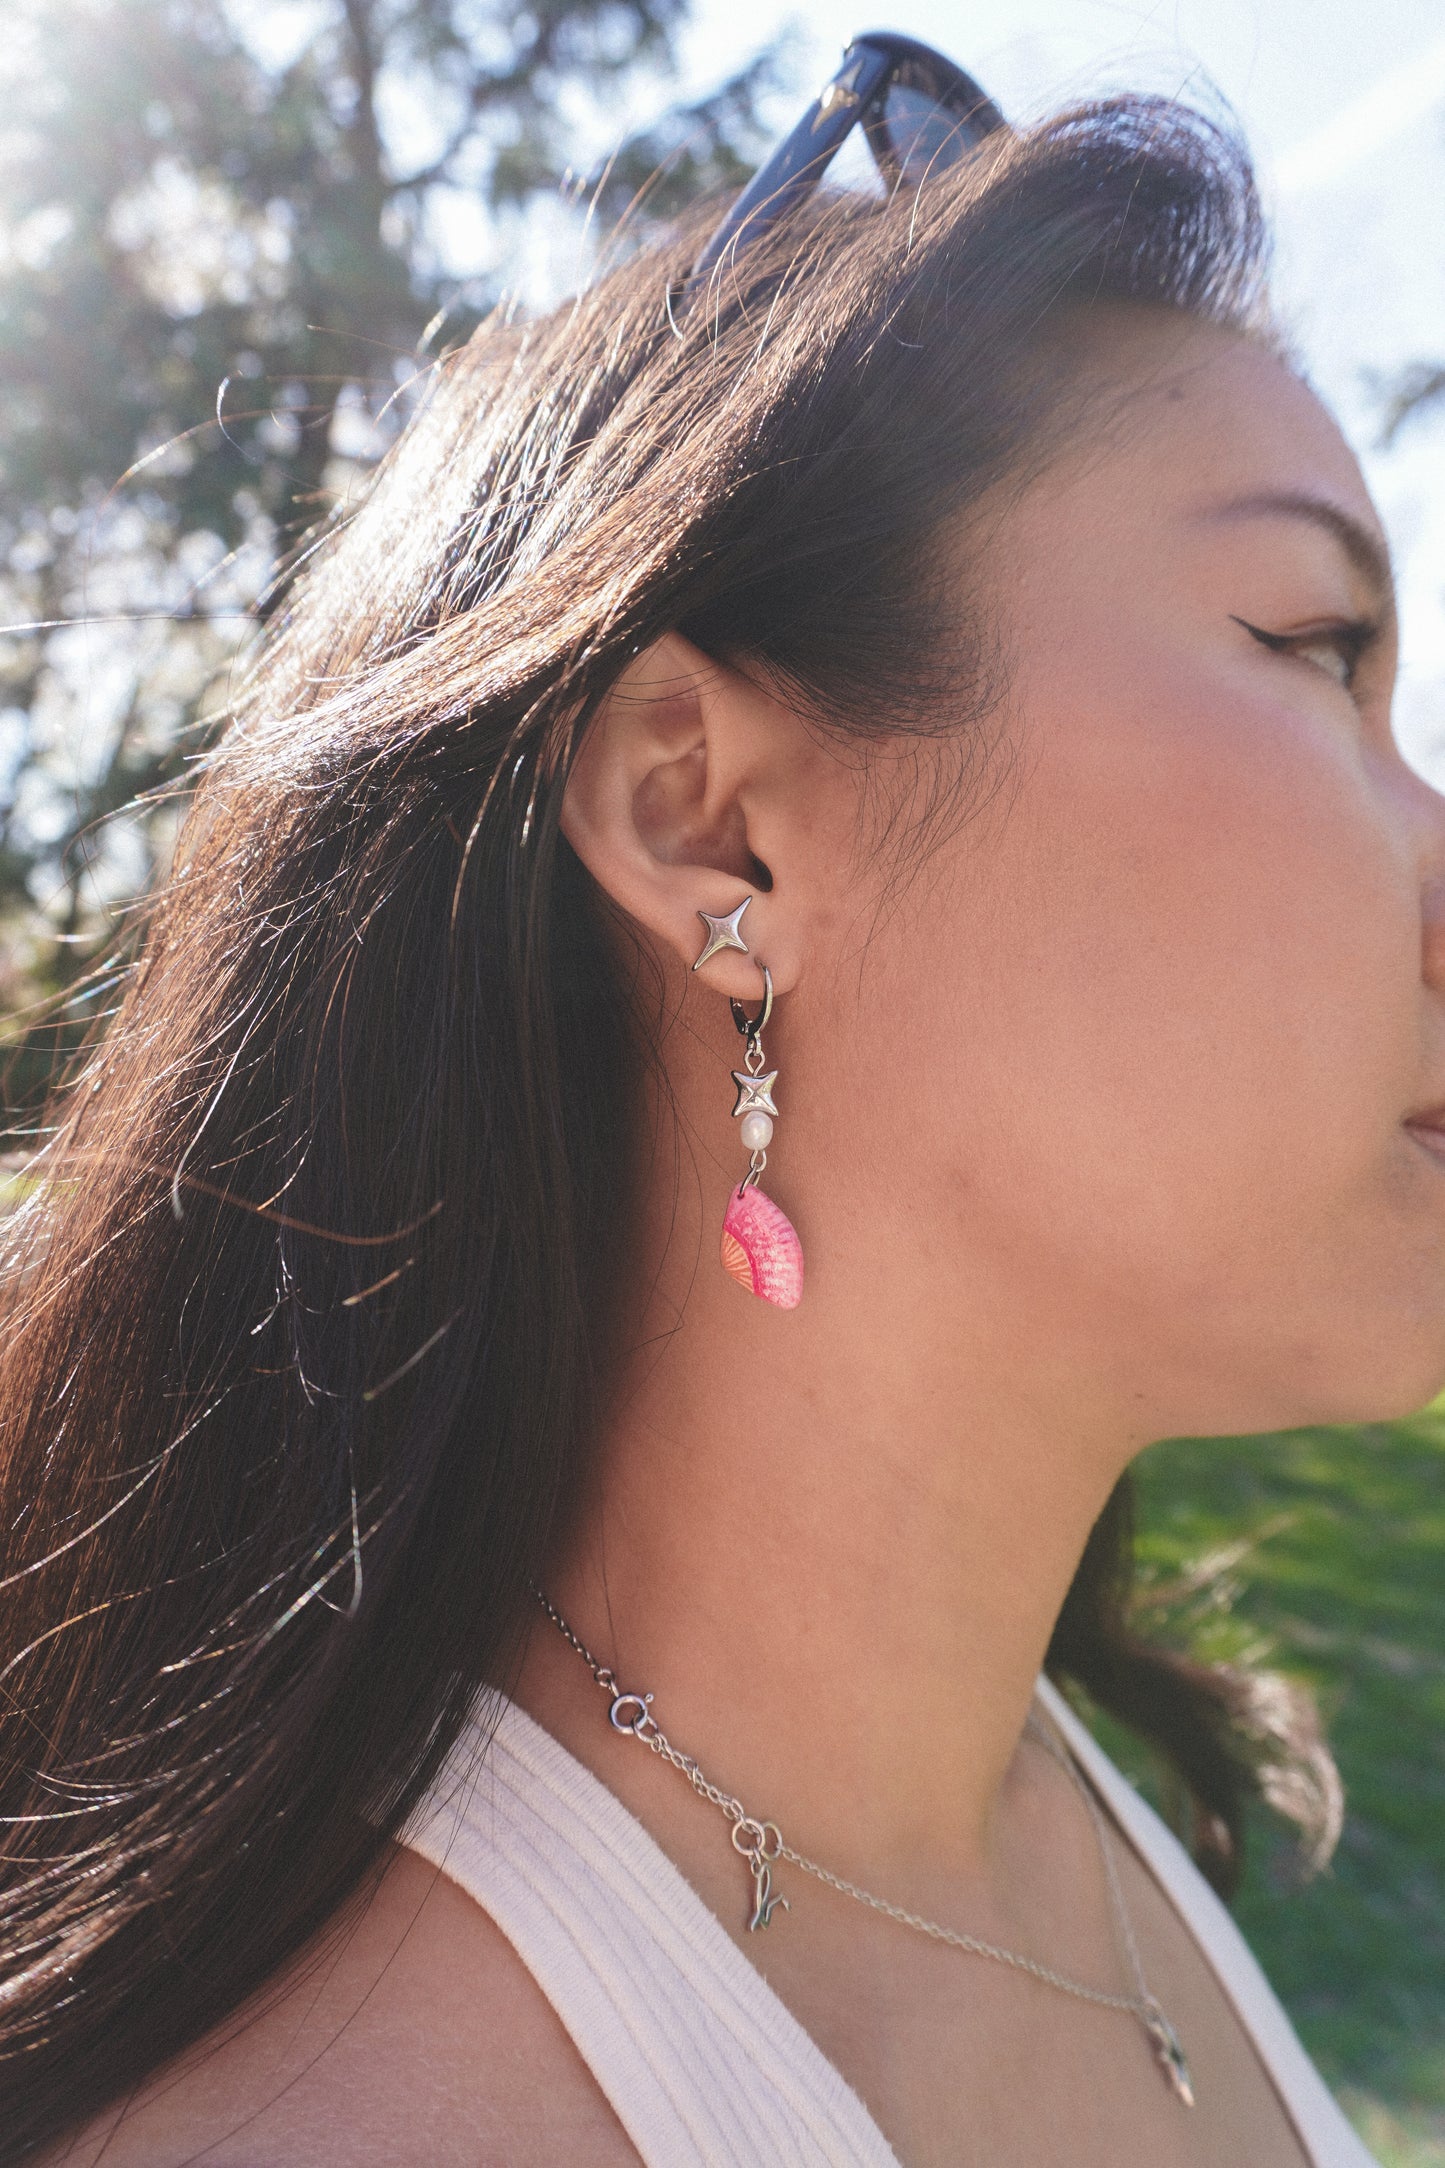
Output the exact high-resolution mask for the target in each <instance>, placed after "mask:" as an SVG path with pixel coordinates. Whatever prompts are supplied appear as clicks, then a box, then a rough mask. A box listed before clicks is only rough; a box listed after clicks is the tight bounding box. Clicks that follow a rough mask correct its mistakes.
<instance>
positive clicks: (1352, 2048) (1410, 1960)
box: [1108, 1402, 1445, 2168]
mask: <svg viewBox="0 0 1445 2168" xmlns="http://www.w3.org/2000/svg"><path fill="white" fill-rule="evenodd" d="M1139 1480H1140V1492H1141V1498H1140V1505H1141V1532H1140V1540H1139V1552H1140V1557H1141V1560H1142V1563H1143V1567H1144V1571H1145V1575H1146V1579H1147V1581H1148V1583H1149V1584H1150V1585H1151V1587H1152V1589H1153V1591H1154V1592H1155V1593H1156V1595H1157V1594H1163V1595H1166V1596H1167V1593H1168V1591H1169V1590H1170V1588H1171V1587H1174V1588H1177V1587H1179V1586H1181V1585H1184V1586H1186V1587H1190V1588H1192V1589H1195V1590H1197V1591H1198V1593H1197V1595H1196V1596H1195V1597H1193V1598H1192V1599H1190V1600H1189V1601H1188V1602H1186V1605H1185V1609H1186V1611H1188V1612H1189V1613H1190V1614H1191V1616H1190V1621H1189V1622H1190V1627H1191V1634H1192V1637H1193V1638H1194V1640H1195V1643H1196V1645H1197V1646H1199V1647H1200V1648H1201V1651H1202V1652H1203V1653H1206V1654H1209V1655H1212V1656H1215V1657H1219V1658H1230V1657H1234V1658H1238V1657H1241V1656H1246V1655H1247V1656H1249V1657H1251V1658H1252V1659H1255V1660H1260V1659H1264V1660H1268V1661H1270V1662H1273V1663H1275V1664H1277V1665H1278V1666H1279V1668H1281V1669H1283V1670H1285V1671H1287V1672H1289V1673H1291V1674H1292V1675H1294V1676H1296V1677H1299V1678H1303V1679H1305V1680H1307V1681H1309V1682H1310V1684H1311V1685H1312V1686H1313V1687H1314V1688H1315V1690H1316V1692H1317V1694H1318V1696H1319V1699H1320V1702H1321V1705H1322V1708H1323V1710H1324V1712H1325V1716H1326V1720H1327V1728H1328V1731H1329V1735H1330V1739H1331V1743H1332V1745H1333V1747H1334V1750H1335V1753H1336V1756H1337V1759H1338V1761H1339V1764H1340V1769H1341V1773H1342V1775H1343V1777H1344V1780H1345V1788H1346V1794H1347V1814H1346V1821H1345V1829H1344V1835H1343V1837H1342V1839H1341V1842H1340V1846H1339V1849H1338V1851H1337V1853H1336V1855H1335V1859H1334V1861H1333V1863H1332V1865H1331V1866H1330V1867H1329V1868H1328V1869H1327V1870H1326V1871H1325V1872H1324V1873H1323V1874H1321V1875H1319V1876H1318V1877H1316V1878H1315V1879H1313V1880H1310V1881H1305V1882H1303V1883H1302V1882H1301V1881H1300V1878H1299V1875H1298V1872H1297V1871H1296V1868H1295V1864H1294V1858H1293V1854H1292V1850H1291V1847H1290V1845H1289V1842H1288V1840H1287V1838H1286V1836H1285V1835H1284V1834H1283V1832H1282V1831H1281V1830H1280V1829H1279V1828H1278V1827H1275V1826H1271V1822H1270V1818H1269V1817H1268V1816H1267V1815H1265V1814H1263V1813H1261V1815H1260V1816H1259V1818H1258V1821H1257V1823H1256V1826H1255V1828H1254V1829H1253V1831H1252V1833H1251V1856H1250V1863H1249V1869H1248V1873H1247V1875H1246V1880H1245V1886H1244V1889H1243V1892H1242V1894H1241V1896H1240V1898H1239V1899H1238V1901H1237V1903H1236V1906H1235V1913H1236V1917H1237V1918H1238V1919H1239V1922H1240V1925H1241V1926H1242V1928H1243V1929H1244V1932H1245V1934H1246V1935H1247V1937H1248V1938H1249V1941H1250V1943H1251V1945H1252V1946H1253V1948H1254V1950H1255V1952H1256V1954H1257V1955H1258V1956H1259V1958H1260V1959H1261V1962H1262V1963H1263V1965H1264V1967H1265V1970H1266V1971H1267V1972H1268V1974H1269V1976H1270V1978H1271V1980H1272V1981H1273V1983H1274V1986H1275V1988H1276V1990H1277V1991H1278V1992H1279V1994H1280V1996H1281V1998H1282V1999H1283V2001H1284V2003H1285V2005H1286V2007H1287V2008H1288V2009H1289V2011H1290V2014H1291V2016H1292V2018H1293V2019H1294V2022H1295V2025H1296V2027H1297V2029H1298V2030H1299V2032H1300V2034H1301V2036H1302V2038H1303V2039H1304V2042H1305V2044H1306V2046H1307V2047H1308V2048H1309V2050H1310V2052H1311V2053H1312V2054H1313V2055H1314V2057H1315V2059H1316V2061H1317V2062H1318V2063H1319V2065H1320V2068H1321V2070H1322V2071H1323V2072H1324V2074H1325V2076H1326V2077H1327V2078H1328V2079H1329V2080H1330V2082H1331V2084H1333V2085H1334V2086H1335V2088H1336V2090H1337V2091H1338V2092H1339V2093H1340V2095H1341V2097H1342V2098H1343V2100H1344V2101H1345V2103H1346V2106H1347V2107H1348V2108H1349V2110H1350V2112H1351V2114H1352V2115H1353V2116H1354V2119H1355V2121H1356V2123H1357V2124H1358V2126H1359V2128H1360V2130H1361V2132H1362V2133H1363V2134H1364V2136H1365V2137H1366V2139H1367V2141H1368V2142H1369V2143H1370V2144H1371V2145H1372V2146H1373V2147H1374V2149H1375V2151H1376V2152H1377V2153H1378V2154H1379V2156H1380V2158H1381V2160H1382V2161H1384V2162H1385V2163H1386V2164H1387V2168H1445V1402H1441V1403H1438V1404H1437V1405H1436V1407H1435V1408H1433V1409H1431V1410H1430V1411H1428V1412H1427V1413H1426V1414H1424V1415H1422V1416H1420V1417H1418V1418H1416V1419H1415V1420H1414V1421H1412V1422H1403V1423H1390V1424H1381V1425H1378V1426H1370V1427H1366V1428H1361V1429H1356V1430H1301V1431H1293V1432H1289V1433H1287V1434H1285V1435H1282V1436H1277V1437H1262V1438H1206V1439H1181V1440H1176V1441H1173V1442H1171V1443H1169V1444H1166V1445H1159V1446H1156V1447H1154V1448H1153V1449H1152V1451H1150V1452H1149V1453H1147V1454H1146V1455H1145V1456H1144V1458H1143V1459H1142V1461H1141V1462H1140V1463H1139ZM1201 1568H1202V1569H1204V1570H1201ZM1108 1744H1109V1747H1110V1749H1111V1751H1113V1752H1115V1753H1116V1754H1117V1756H1118V1758H1119V1759H1120V1760H1121V1761H1122V1762H1124V1763H1125V1764H1126V1765H1130V1766H1131V1768H1132V1771H1133V1773H1134V1774H1136V1775H1137V1776H1138V1777H1139V1778H1140V1780H1141V1782H1142V1784H1143V1786H1144V1788H1145V1789H1146V1790H1148V1789H1150V1788H1151V1784H1152V1775H1151V1772H1150V1771H1149V1769H1148V1767H1147V1764H1145V1763H1143V1762H1141V1759H1140V1756H1139V1755H1138V1753H1137V1752H1136V1751H1134V1750H1133V1749H1131V1747H1130V1745H1129V1743H1128V1741H1127V1739H1126V1738H1124V1737H1123V1736H1122V1735H1119V1734H1118V1733H1117V1732H1116V1731H1114V1730H1110V1731H1109V1735H1108Z"/></svg>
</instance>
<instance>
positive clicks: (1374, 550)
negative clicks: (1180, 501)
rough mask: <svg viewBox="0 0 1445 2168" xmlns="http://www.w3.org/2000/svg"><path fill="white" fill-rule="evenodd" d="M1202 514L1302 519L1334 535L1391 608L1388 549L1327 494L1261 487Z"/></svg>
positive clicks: (1228, 517) (1380, 600)
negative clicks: (1321, 495) (1252, 493)
mask: <svg viewBox="0 0 1445 2168" xmlns="http://www.w3.org/2000/svg"><path fill="white" fill-rule="evenodd" d="M1204 516H1205V518H1206V519H1218V520H1233V519H1297V520H1303V521H1304V522H1305V523H1306V524H1307V525H1308V526H1311V527H1316V528H1318V529H1320V530H1321V532H1322V533H1324V534H1327V535H1331V536H1333V538H1334V540H1335V541H1336V542H1337V543H1338V544H1339V546H1340V548H1341V549H1342V550H1343V551H1344V553H1345V555H1346V557H1347V558H1348V559H1349V561H1350V563H1351V565H1353V567H1354V569H1355V571H1356V572H1358V573H1359V574H1360V575H1361V576H1362V577H1363V579H1364V580H1365V581H1366V582H1367V584H1368V585H1369V587H1370V589H1371V590H1372V592H1373V595H1374V597H1375V600H1376V601H1377V602H1378V603H1379V604H1380V606H1381V607H1382V608H1383V609H1386V610H1393V609H1394V605H1395V580H1394V574H1393V572H1392V571H1391V569H1390V554H1389V551H1388V550H1387V549H1386V548H1385V545H1384V544H1383V542H1381V540H1380V538H1379V536H1378V535H1377V534H1375V533H1374V532H1373V531H1372V530H1371V529H1370V528H1369V527H1367V526H1366V525H1365V524H1364V522H1363V521H1362V520H1358V519H1356V518H1355V516H1354V514H1353V513H1352V512H1346V511H1345V510H1344V508H1343V506H1341V505H1338V504H1336V503H1335V502H1334V501H1333V500H1332V499H1331V498H1329V497H1316V496H1313V495H1311V493H1310V492H1309V491H1308V490H1288V489H1285V490H1262V491H1260V492H1258V493H1257V494H1255V495H1253V496H1248V497H1231V498H1230V499H1229V500H1228V502H1227V503H1225V504H1216V505H1211V506H1210V507H1209V508H1208V510H1207V511H1206V513H1205V515H1204Z"/></svg>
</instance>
